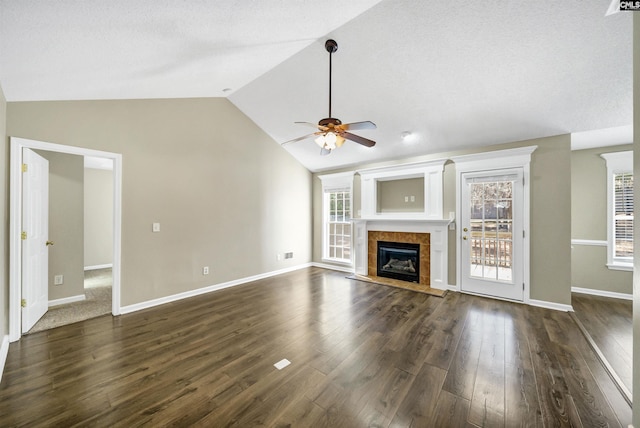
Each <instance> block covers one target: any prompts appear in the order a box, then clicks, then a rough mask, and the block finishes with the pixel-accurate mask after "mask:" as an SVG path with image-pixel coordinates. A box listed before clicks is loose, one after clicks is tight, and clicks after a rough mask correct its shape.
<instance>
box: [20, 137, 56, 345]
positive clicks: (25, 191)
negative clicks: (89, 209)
mask: <svg viewBox="0 0 640 428" xmlns="http://www.w3.org/2000/svg"><path fill="white" fill-rule="evenodd" d="M22 159H23V164H25V165H26V171H25V170H24V169H23V171H24V172H23V174H22V232H23V241H22V299H23V301H22V305H23V307H22V332H23V333H26V332H27V331H29V330H30V329H31V328H32V327H33V325H34V324H35V323H36V322H37V321H38V320H39V319H40V318H41V317H42V316H43V315H44V314H45V313H46V312H47V309H48V306H49V281H48V277H49V253H48V247H49V245H48V239H49V162H48V161H47V160H46V159H45V158H43V157H42V156H40V155H38V154H36V153H35V152H33V151H31V150H29V149H26V148H25V149H23V152H22Z"/></svg>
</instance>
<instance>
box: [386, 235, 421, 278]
mask: <svg viewBox="0 0 640 428" xmlns="http://www.w3.org/2000/svg"><path fill="white" fill-rule="evenodd" d="M377 267H378V271H377V274H378V276H383V277H386V278H393V279H399V280H402V281H409V282H420V244H409V243H406V242H386V241H378V266H377Z"/></svg>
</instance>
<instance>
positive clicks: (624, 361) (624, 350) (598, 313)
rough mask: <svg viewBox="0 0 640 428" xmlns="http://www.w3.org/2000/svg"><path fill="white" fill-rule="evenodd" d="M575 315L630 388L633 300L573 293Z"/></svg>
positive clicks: (631, 379) (572, 300)
mask: <svg viewBox="0 0 640 428" xmlns="http://www.w3.org/2000/svg"><path fill="white" fill-rule="evenodd" d="M571 304H572V305H573V310H574V311H575V315H576V316H577V317H578V319H579V320H580V322H582V324H583V325H584V327H585V329H586V330H587V331H588V332H589V335H590V336H591V338H592V339H593V341H594V342H595V344H596V345H597V346H598V348H599V349H600V352H602V354H603V355H604V357H605V358H606V359H607V361H608V362H609V364H610V365H611V367H612V368H613V370H614V371H615V372H616V374H617V375H618V376H619V378H620V380H621V381H622V383H623V384H624V386H625V387H626V388H627V389H628V390H631V389H632V387H633V385H632V384H633V376H632V367H633V356H632V354H633V302H631V300H622V299H612V298H610V297H601V296H591V295H588V294H580V293H573V294H572V295H571Z"/></svg>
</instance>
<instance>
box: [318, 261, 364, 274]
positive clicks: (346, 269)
mask: <svg viewBox="0 0 640 428" xmlns="http://www.w3.org/2000/svg"><path fill="white" fill-rule="evenodd" d="M311 266H313V267H318V268H322V269H331V270H337V271H340V272H347V273H354V272H355V270H354V268H353V266H340V265H332V264H329V263H318V262H313V263H311Z"/></svg>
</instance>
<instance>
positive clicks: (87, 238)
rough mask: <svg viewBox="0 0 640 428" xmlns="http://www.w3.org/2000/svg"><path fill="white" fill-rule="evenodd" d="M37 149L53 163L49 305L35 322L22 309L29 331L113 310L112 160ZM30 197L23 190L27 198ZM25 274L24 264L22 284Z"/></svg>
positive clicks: (24, 175)
mask: <svg viewBox="0 0 640 428" xmlns="http://www.w3.org/2000/svg"><path fill="white" fill-rule="evenodd" d="M23 151H25V152H28V151H29V149H23ZM36 152H37V154H39V155H40V156H42V157H43V158H45V159H46V160H48V162H49V196H50V197H49V198H48V200H49V203H48V205H49V207H48V208H49V210H48V211H49V218H48V219H46V220H48V230H49V233H48V237H47V240H48V241H49V242H50V243H51V245H50V246H48V247H47V252H48V256H49V261H48V271H47V272H45V275H44V276H45V277H47V278H48V281H47V282H48V284H47V286H48V296H47V300H48V308H45V309H46V312H45V313H44V315H42V317H41V318H40V319H38V320H37V321H36V322H35V324H33V326H30V325H29V324H28V323H27V324H25V321H24V313H23V325H22V331H23V333H26V334H31V333H36V332H39V331H43V330H49V329H51V328H55V327H60V326H63V325H67V324H72V323H76V322H79V321H84V320H87V319H91V318H95V317H98V316H102V315H107V314H111V307H112V300H113V297H112V284H113V277H112V269H113V161H112V160H111V159H107V158H98V157H92V156H79V155H71V154H67V153H56V152H46V151H42V150H38V151H36ZM23 155H24V153H23ZM23 169H24V168H23ZM23 179H24V181H25V182H27V181H28V180H30V179H31V178H30V171H28V172H26V173H24V174H23ZM27 196H28V195H26V194H25V190H24V189H23V199H24V201H25V202H26V201H27V200H28V199H31V197H30V196H29V197H27ZM23 206H24V203H23ZM24 217H25V216H24V215H23V218H24ZM37 217H39V216H37ZM23 227H24V226H23ZM27 243H29V240H27V241H24V243H23V244H25V245H26V244H27ZM23 253H24V249H23ZM23 260H24V257H23ZM27 273H28V272H26V270H25V269H24V268H23V286H24V283H25V277H24V275H25V274H27ZM23 290H24V287H23ZM26 303H27V304H28V303H29V302H28V301H27V302H26ZM27 308H28V306H27ZM23 312H24V309H23Z"/></svg>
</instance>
